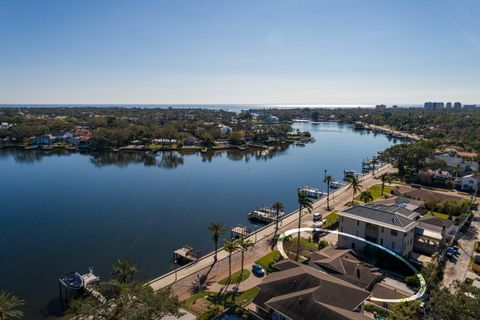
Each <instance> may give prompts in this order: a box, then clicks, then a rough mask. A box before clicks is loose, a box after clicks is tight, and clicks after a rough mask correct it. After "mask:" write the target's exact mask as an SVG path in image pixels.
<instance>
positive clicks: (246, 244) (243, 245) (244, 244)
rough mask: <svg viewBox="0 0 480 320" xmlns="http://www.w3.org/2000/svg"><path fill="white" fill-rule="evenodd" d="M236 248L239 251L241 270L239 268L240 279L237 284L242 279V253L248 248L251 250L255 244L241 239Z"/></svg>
mask: <svg viewBox="0 0 480 320" xmlns="http://www.w3.org/2000/svg"><path fill="white" fill-rule="evenodd" d="M237 244H238V248H239V249H240V250H241V268H240V278H239V279H238V283H239V284H240V282H242V277H243V262H244V253H245V251H246V250H247V249H248V248H252V247H253V246H254V245H255V244H254V243H253V242H252V241H251V240H248V239H245V238H243V237H241V238H240V239H239V240H238V242H237Z"/></svg>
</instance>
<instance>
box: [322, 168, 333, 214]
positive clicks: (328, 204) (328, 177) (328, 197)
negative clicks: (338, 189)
mask: <svg viewBox="0 0 480 320" xmlns="http://www.w3.org/2000/svg"><path fill="white" fill-rule="evenodd" d="M332 181H333V178H332V176H325V179H323V182H325V183H326V184H327V210H330V184H331V183H332Z"/></svg>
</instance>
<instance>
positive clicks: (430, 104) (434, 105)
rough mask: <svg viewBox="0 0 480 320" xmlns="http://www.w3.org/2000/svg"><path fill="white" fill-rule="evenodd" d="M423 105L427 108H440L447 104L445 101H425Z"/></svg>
mask: <svg viewBox="0 0 480 320" xmlns="http://www.w3.org/2000/svg"><path fill="white" fill-rule="evenodd" d="M423 107H424V108H425V109H427V110H438V109H443V108H444V107H445V104H444V103H443V102H430V101H429V102H425V104H424V105H423Z"/></svg>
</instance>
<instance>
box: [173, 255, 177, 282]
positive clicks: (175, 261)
mask: <svg viewBox="0 0 480 320" xmlns="http://www.w3.org/2000/svg"><path fill="white" fill-rule="evenodd" d="M173 263H174V264H175V265H174V268H175V281H177V259H175V260H173Z"/></svg>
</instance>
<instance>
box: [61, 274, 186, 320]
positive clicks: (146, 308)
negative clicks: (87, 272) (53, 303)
mask: <svg viewBox="0 0 480 320" xmlns="http://www.w3.org/2000/svg"><path fill="white" fill-rule="evenodd" d="M97 290H98V291H99V292H100V293H102V295H103V296H104V297H105V298H106V299H107V302H106V303H101V302H100V301H99V300H98V299H97V298H96V297H94V296H93V295H87V296H86V297H84V298H80V299H74V300H72V301H71V302H70V304H69V309H68V313H69V314H72V315H75V316H78V317H79V318H80V319H112V320H120V319H129V320H142V319H161V318H163V317H165V316H167V315H174V316H179V315H180V306H181V303H180V301H178V298H177V297H176V296H175V295H174V294H173V292H172V289H171V288H170V287H166V288H163V289H160V290H157V291H154V290H153V289H152V287H150V286H146V285H144V284H143V283H128V284H122V283H120V282H118V281H115V280H114V281H109V282H106V283H100V284H99V285H98V286H97Z"/></svg>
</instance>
